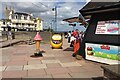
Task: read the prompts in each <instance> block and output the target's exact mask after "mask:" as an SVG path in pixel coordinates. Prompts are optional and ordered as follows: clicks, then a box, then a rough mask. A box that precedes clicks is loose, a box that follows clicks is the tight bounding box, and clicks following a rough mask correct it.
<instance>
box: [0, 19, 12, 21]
mask: <svg viewBox="0 0 120 80" xmlns="http://www.w3.org/2000/svg"><path fill="white" fill-rule="evenodd" d="M0 21H11V20H10V19H1V20H0Z"/></svg>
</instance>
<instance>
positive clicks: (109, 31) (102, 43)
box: [79, 2, 120, 64]
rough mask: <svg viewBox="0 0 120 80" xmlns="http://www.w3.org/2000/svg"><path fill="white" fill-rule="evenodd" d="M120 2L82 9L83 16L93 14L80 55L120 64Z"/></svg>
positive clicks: (88, 58)
mask: <svg viewBox="0 0 120 80" xmlns="http://www.w3.org/2000/svg"><path fill="white" fill-rule="evenodd" d="M119 7H120V3H119V2H118V3H115V4H114V3H113V4H110V5H108V4H107V5H104V6H99V7H95V8H91V9H82V10H80V13H81V14H82V15H83V16H88V15H91V18H90V21H89V26H88V28H87V30H86V33H85V37H84V39H83V43H82V45H81V47H80V49H79V55H82V56H83V57H84V58H85V59H87V60H92V61H97V62H101V63H106V64H120V16H119V12H120V9H119Z"/></svg>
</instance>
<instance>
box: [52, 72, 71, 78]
mask: <svg viewBox="0 0 120 80" xmlns="http://www.w3.org/2000/svg"><path fill="white" fill-rule="evenodd" d="M52 76H53V78H71V76H70V75H69V74H68V73H66V74H54V75H52Z"/></svg>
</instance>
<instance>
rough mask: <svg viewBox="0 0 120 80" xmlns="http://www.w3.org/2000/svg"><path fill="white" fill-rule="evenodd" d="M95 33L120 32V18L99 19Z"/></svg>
mask: <svg viewBox="0 0 120 80" xmlns="http://www.w3.org/2000/svg"><path fill="white" fill-rule="evenodd" d="M95 34H120V20H110V21H98V23H97V28H96V32H95Z"/></svg>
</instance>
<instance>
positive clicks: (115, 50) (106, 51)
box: [85, 43, 120, 64]
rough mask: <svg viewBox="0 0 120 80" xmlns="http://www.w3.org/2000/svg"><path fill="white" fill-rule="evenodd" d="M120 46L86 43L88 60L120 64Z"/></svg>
mask: <svg viewBox="0 0 120 80" xmlns="http://www.w3.org/2000/svg"><path fill="white" fill-rule="evenodd" d="M119 49H120V46H113V45H105V44H92V43H86V48H85V51H86V59H89V60H94V61H97V62H102V63H107V64H118V62H119V63H120V50H119Z"/></svg>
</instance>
